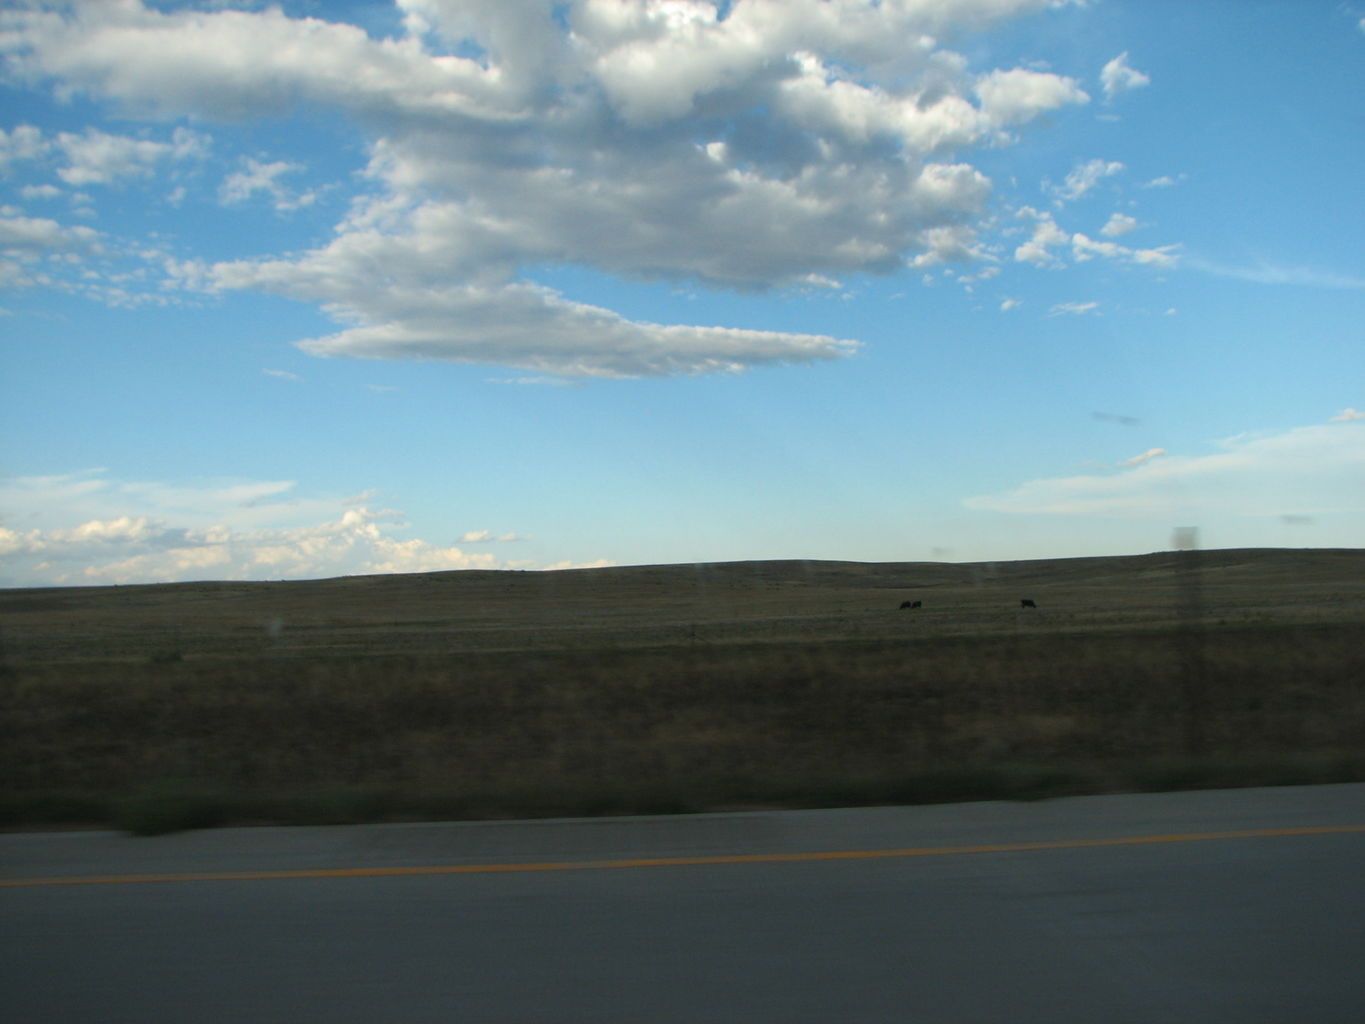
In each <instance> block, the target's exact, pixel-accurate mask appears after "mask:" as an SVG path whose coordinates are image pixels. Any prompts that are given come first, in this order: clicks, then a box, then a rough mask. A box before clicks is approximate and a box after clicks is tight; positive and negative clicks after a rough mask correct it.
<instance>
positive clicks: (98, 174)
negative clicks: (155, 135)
mask: <svg viewBox="0 0 1365 1024" xmlns="http://www.w3.org/2000/svg"><path fill="white" fill-rule="evenodd" d="M56 147H57V148H58V149H59V150H61V152H62V153H63V155H64V156H65V157H66V165H65V166H64V167H59V168H58V169H57V177H59V178H61V179H62V180H63V181H64V182H66V183H67V184H68V185H76V186H81V185H108V184H111V183H113V182H114V181H116V180H118V179H119V178H133V177H146V176H148V175H150V174H151V173H152V170H153V169H154V167H155V166H156V164H158V163H160V162H161V161H163V160H184V159H189V158H198V157H202V156H203V155H204V154H205V153H206V152H207V150H208V140H207V138H206V137H205V136H203V135H201V134H199V133H198V132H193V131H190V130H189V129H188V128H177V129H175V132H174V134H173V135H172V138H171V141H170V142H153V141H150V140H148V139H134V138H130V137H128V136H126V135H110V134H109V133H107V132H102V131H99V130H97V129H94V128H87V129H85V131H84V132H82V133H80V134H79V135H78V134H75V133H73V132H60V133H58V135H57V142H56Z"/></svg>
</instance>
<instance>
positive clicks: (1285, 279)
mask: <svg viewBox="0 0 1365 1024" xmlns="http://www.w3.org/2000/svg"><path fill="white" fill-rule="evenodd" d="M1186 263H1187V265H1188V266H1190V267H1192V268H1193V269H1195V270H1200V271H1203V272H1204V273H1206V274H1213V275H1215V276H1217V277H1229V278H1234V279H1236V280H1238V281H1251V282H1253V283H1255V284H1271V285H1293V286H1298V287H1303V288H1333V289H1337V288H1341V289H1348V290H1356V289H1361V288H1365V277H1362V276H1360V275H1357V274H1343V273H1338V272H1337V271H1333V270H1322V269H1318V268H1315V267H1292V266H1283V265H1279V264H1273V263H1258V264H1256V265H1254V266H1237V265H1233V264H1227V263H1219V262H1217V261H1214V260H1209V259H1205V258H1191V259H1188V260H1187V261H1186Z"/></svg>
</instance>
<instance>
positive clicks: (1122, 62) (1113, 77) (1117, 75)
mask: <svg viewBox="0 0 1365 1024" xmlns="http://www.w3.org/2000/svg"><path fill="white" fill-rule="evenodd" d="M1151 81H1152V80H1151V78H1149V77H1148V76H1147V75H1145V74H1143V73H1142V72H1141V71H1137V70H1135V69H1133V68H1131V67H1129V66H1128V51H1127V50H1124V51H1123V52H1122V53H1121V54H1119V55H1118V56H1117V57H1115V58H1114V59H1113V60H1111V61H1109V63H1107V64H1105V66H1104V68H1103V70H1101V71H1100V83H1101V84H1102V85H1103V86H1104V95H1105V98H1106V99H1111V100H1112V99H1113V98H1114V97H1115V96H1117V95H1118V94H1119V93H1123V92H1128V91H1129V90H1130V89H1140V88H1142V87H1143V86H1144V85H1149V84H1150V83H1151Z"/></svg>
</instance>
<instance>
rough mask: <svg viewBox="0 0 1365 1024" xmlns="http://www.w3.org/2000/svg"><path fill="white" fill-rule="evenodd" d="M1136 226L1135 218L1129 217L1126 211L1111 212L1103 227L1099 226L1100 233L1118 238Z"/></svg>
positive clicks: (1106, 236) (1107, 236)
mask: <svg viewBox="0 0 1365 1024" xmlns="http://www.w3.org/2000/svg"><path fill="white" fill-rule="evenodd" d="M1137 226H1138V222H1137V218H1136V217H1130V216H1128V214H1126V213H1115V214H1111V215H1110V217H1109V220H1108V221H1106V222H1105V225H1104V227H1102V228H1100V234H1102V235H1104V237H1105V238H1120V237H1122V236H1123V235H1126V234H1128V232H1130V231H1132V230H1134V229H1135V228H1136V227H1137Z"/></svg>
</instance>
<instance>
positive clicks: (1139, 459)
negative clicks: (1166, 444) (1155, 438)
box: [1118, 448, 1166, 467]
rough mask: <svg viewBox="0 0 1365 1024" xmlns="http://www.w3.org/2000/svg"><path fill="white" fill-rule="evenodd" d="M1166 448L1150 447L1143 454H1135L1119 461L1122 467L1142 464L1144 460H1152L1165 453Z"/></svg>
mask: <svg viewBox="0 0 1365 1024" xmlns="http://www.w3.org/2000/svg"><path fill="white" fill-rule="evenodd" d="M1165 454H1166V449H1165V448H1148V449H1147V450H1146V451H1145V452H1143V453H1142V454H1141V455H1134V456H1133V457H1132V458H1131V459H1124V460H1123V461H1122V462H1120V463H1118V465H1119V466H1120V467H1128V466H1141V465H1142V464H1143V463H1144V462H1151V461H1152V460H1153V459H1155V458H1157V457H1159V456H1162V455H1165Z"/></svg>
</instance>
